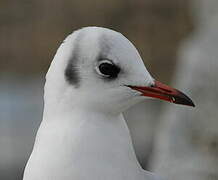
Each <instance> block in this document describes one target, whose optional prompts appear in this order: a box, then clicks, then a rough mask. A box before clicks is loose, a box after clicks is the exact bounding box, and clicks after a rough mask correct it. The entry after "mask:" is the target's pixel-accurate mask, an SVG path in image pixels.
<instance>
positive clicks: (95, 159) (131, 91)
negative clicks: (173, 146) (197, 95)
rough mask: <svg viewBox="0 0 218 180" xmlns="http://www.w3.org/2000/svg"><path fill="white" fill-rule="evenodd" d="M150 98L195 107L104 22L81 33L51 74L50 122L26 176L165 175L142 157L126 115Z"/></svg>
mask: <svg viewBox="0 0 218 180" xmlns="http://www.w3.org/2000/svg"><path fill="white" fill-rule="evenodd" d="M147 98H158V99H162V100H165V101H169V102H173V103H176V104H183V105H189V106H194V104H193V102H192V101H191V99H190V98H188V97H187V96H186V95H185V94H183V93H182V92H180V91H178V90H176V89H173V88H171V87H169V86H167V85H164V84H162V83H160V82H159V81H157V80H155V79H154V78H152V76H151V75H150V74H149V72H148V71H147V69H146V67H145V66H144V64H143V61H142V59H141V57H140V55H139V53H138V51H137V50H136V48H135V47H134V45H133V44H132V43H131V42H130V41H129V40H128V39H127V38H126V37H124V36H123V35H122V34H120V33H118V32H116V31H113V30H110V29H107V28H101V27H85V28H82V29H80V30H77V31H74V32H73V33H72V34H71V35H69V36H68V37H67V38H66V39H65V40H64V42H63V43H62V44H61V46H60V47H59V49H58V50H57V53H56V55H55V57H54V59H53V61H52V63H51V65H50V68H49V70H48V72H47V74H46V83H45V87H44V112H43V120H42V122H41V125H40V127H39V130H38V132H37V136H36V140H35V144H34V147H33V151H32V153H31V155H30V158H29V160H28V162H27V165H26V167H25V171H24V178H23V179H24V180H157V179H159V177H157V176H156V175H154V174H153V173H151V172H148V171H145V170H143V169H142V168H141V166H140V164H139V163H138V161H137V158H136V155H135V152H134V148H133V145H132V141H131V137H130V133H129V129H128V127H127V125H126V122H125V120H124V118H123V114H122V113H123V111H125V110H126V109H128V108H129V107H130V106H132V105H134V104H136V103H139V102H141V101H144V100H146V99H147Z"/></svg>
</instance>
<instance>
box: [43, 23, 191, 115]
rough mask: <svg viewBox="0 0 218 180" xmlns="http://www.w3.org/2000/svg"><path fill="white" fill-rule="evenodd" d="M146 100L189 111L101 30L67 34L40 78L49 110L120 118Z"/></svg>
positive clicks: (121, 40) (115, 36)
mask: <svg viewBox="0 0 218 180" xmlns="http://www.w3.org/2000/svg"><path fill="white" fill-rule="evenodd" d="M147 98H157V99H161V100H164V101H168V102H172V103H176V104H182V105H188V106H194V104H193V102H192V101H191V99H190V98H188V97H187V96H186V95H185V94H183V93H182V92H180V91H178V90H176V89H174V88H171V87H169V86H167V85H165V84H163V83H161V82H159V81H157V80H155V79H154V78H153V77H152V76H151V75H150V73H149V72H148V71H147V69H146V67H145V65H144V63H143V61H142V58H141V56H140V55H139V53H138V51H137V49H136V48H135V46H134V45H133V44H132V43H131V42H130V41H129V40H128V39H127V38H126V37H124V36H123V35H122V34H120V33H118V32H116V31H113V30H110V29H106V28H100V27H86V28H82V29H80V30H78V31H75V32H74V33H72V34H71V35H69V36H68V37H67V38H66V39H65V41H64V42H63V43H62V44H61V46H60V47H59V49H58V51H57V53H56V55H55V57H54V60H53V62H52V63H51V66H50V68H49V71H48V73H47V76H46V85H45V103H46V102H49V104H50V105H51V106H52V105H53V103H54V104H56V105H63V104H65V105H67V106H68V107H70V108H86V109H89V110H90V109H91V110H96V111H104V112H107V113H112V112H118V113H120V112H123V111H124V110H126V109H127V108H128V107H130V106H132V105H134V104H136V103H138V102H141V101H143V100H146V99H147Z"/></svg>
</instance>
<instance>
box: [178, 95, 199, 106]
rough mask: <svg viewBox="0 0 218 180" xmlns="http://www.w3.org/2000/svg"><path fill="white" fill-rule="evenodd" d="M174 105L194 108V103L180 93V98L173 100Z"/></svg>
mask: <svg viewBox="0 0 218 180" xmlns="http://www.w3.org/2000/svg"><path fill="white" fill-rule="evenodd" d="M175 103H176V104H181V105H187V106H191V107H195V104H194V102H193V101H192V100H191V99H190V98H189V97H188V96H187V95H185V94H184V93H182V92H180V96H178V97H176V98H175Z"/></svg>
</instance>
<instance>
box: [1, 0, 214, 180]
mask: <svg viewBox="0 0 218 180" xmlns="http://www.w3.org/2000/svg"><path fill="white" fill-rule="evenodd" d="M84 26H103V27H108V28H111V29H114V30H116V31H119V32H121V33H122V34H124V35H125V36H126V37H128V39H129V40H131V41H132V42H133V43H134V44H135V46H136V47H137V48H138V50H139V52H140V54H141V56H142V58H143V60H144V62H145V64H146V66H147V68H148V70H149V71H150V72H151V73H152V75H153V77H155V78H156V79H158V80H160V81H162V82H164V83H168V84H170V85H172V86H174V87H177V88H179V89H181V90H182V91H184V92H186V93H187V94H188V95H189V96H190V97H192V99H193V100H194V102H195V104H196V108H187V107H181V106H176V105H172V104H168V103H163V102H159V101H156V100H148V101H147V102H145V103H143V104H140V105H137V106H135V107H133V108H131V109H130V110H128V111H127V112H126V113H125V116H126V119H127V123H128V125H129V127H130V131H131V134H132V138H133V144H134V146H135V150H136V154H137V157H138V159H139V161H140V163H141V165H142V166H143V168H144V169H147V170H151V171H154V172H156V173H157V174H159V175H160V176H164V177H165V178H166V179H169V180H174V179H176V180H178V179H179V180H187V179H192V180H218V111H217V110H218V95H217V92H218V80H217V79H218V78H217V77H218V60H217V59H218V1H217V0H207V1H205V0H182V1H181V0H164V1H161V0H110V1H102V0H92V1H91V0H62V1H59V0H52V1H51V0H37V1H36V0H35V1H34V0H31V1H30V0H22V1H8V0H1V1H0V179H1V180H21V179H22V174H23V170H24V167H25V163H26V161H27V160H28V157H29V155H30V153H31V150H32V146H33V143H34V138H35V135H36V132H37V128H38V126H39V124H40V121H41V118H42V110H43V86H44V82H45V79H44V77H45V73H46V71H47V69H48V67H49V64H50V62H51V60H52V59H53V56H54V54H55V52H56V49H57V48H58V46H59V45H60V43H61V42H62V40H63V39H64V38H65V37H66V36H67V35H68V34H69V33H71V32H72V31H74V30H76V29H78V28H81V27H84Z"/></svg>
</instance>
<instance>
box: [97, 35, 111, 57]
mask: <svg viewBox="0 0 218 180" xmlns="http://www.w3.org/2000/svg"><path fill="white" fill-rule="evenodd" d="M109 43H110V41H109V39H108V37H107V36H106V35H105V34H102V35H101V36H100V38H99V44H100V48H99V49H100V50H99V54H98V56H97V57H96V59H97V61H101V60H104V59H108V54H109V53H110V50H111V47H110V44H109Z"/></svg>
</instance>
